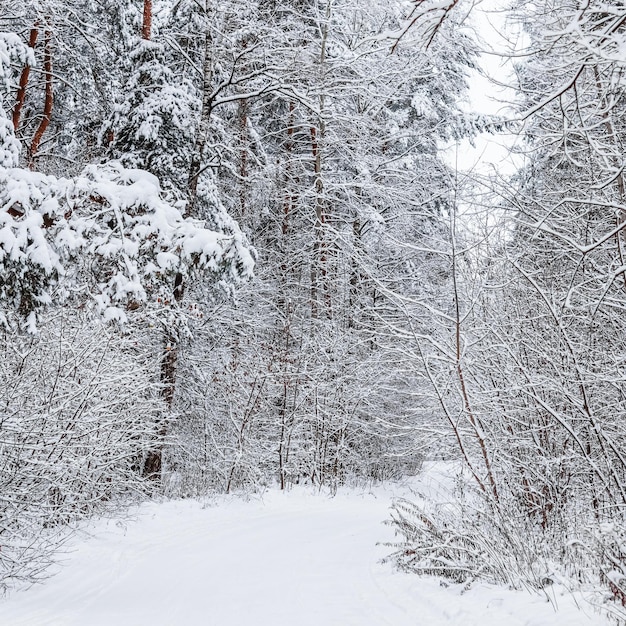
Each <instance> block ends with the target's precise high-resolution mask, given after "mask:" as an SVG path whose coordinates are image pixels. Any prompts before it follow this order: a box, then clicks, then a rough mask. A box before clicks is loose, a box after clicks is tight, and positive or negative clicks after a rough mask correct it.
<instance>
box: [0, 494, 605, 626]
mask: <svg viewBox="0 0 626 626" xmlns="http://www.w3.org/2000/svg"><path fill="white" fill-rule="evenodd" d="M408 491H410V489H409V486H408V485H406V484H405V485H403V486H398V485H386V486H384V487H377V488H374V489H372V490H368V491H356V490H346V491H343V492H341V491H340V492H339V494H338V495H336V496H335V497H333V498H329V497H327V496H324V495H320V494H315V493H312V492H310V491H307V490H304V489H294V490H292V491H291V492H289V493H281V492H278V491H268V492H266V493H265V494H264V495H263V496H259V497H254V498H250V499H248V500H244V499H242V498H239V497H222V498H219V499H216V500H212V501H207V502H201V501H191V500H185V501H174V502H165V503H149V504H145V505H143V506H141V507H139V508H138V509H137V510H136V511H135V514H134V516H133V519H131V520H126V521H117V522H115V521H102V520H101V521H99V522H97V523H96V524H93V525H91V527H90V528H89V534H85V533H83V534H81V535H79V536H76V537H75V538H74V539H73V540H72V544H71V550H70V551H69V552H68V553H67V554H66V555H65V558H64V563H63V564H62V566H60V567H58V568H57V569H58V570H59V571H58V573H57V574H56V575H55V576H54V577H52V578H50V579H49V580H47V581H46V582H45V583H44V584H42V585H38V586H35V587H32V588H30V589H28V590H25V591H20V592H16V593H13V594H12V595H11V596H9V597H8V598H6V599H4V600H1V601H0V625H2V626H196V625H197V626H200V625H201V626H265V625H271V626H384V625H388V626H409V625H410V626H606V625H607V624H608V621H606V620H605V619H603V618H601V617H600V616H598V615H596V614H594V613H593V612H592V611H591V610H590V607H589V606H588V605H585V604H582V603H581V604H578V603H577V602H576V601H575V599H574V598H573V597H572V596H571V595H569V594H562V595H560V594H558V593H554V594H553V596H552V599H551V601H550V602H549V601H548V600H547V599H546V597H545V596H539V595H531V594H528V593H524V592H514V591H510V590H507V589H504V588H500V587H494V586H488V585H480V584H479V585H475V586H474V587H472V588H471V589H470V590H469V591H465V592H464V590H463V588H462V587H460V586H450V587H443V586H441V585H440V584H439V581H437V580H435V579H432V578H421V577H418V576H416V575H412V574H407V573H402V572H398V571H396V570H394V568H393V566H392V565H391V564H388V563H387V564H383V563H381V562H380V560H381V558H382V557H384V556H385V555H387V554H388V553H389V552H390V551H391V549H390V548H389V547H385V546H384V545H380V542H386V541H392V540H393V529H392V528H391V527H389V526H386V525H383V524H382V521H383V520H385V519H388V518H389V505H390V502H391V500H392V498H393V497H394V495H404V496H406V495H407V492H408Z"/></svg>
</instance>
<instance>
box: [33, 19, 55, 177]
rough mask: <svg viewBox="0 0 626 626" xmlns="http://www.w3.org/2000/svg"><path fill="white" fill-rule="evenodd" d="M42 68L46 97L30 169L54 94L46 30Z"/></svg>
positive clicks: (34, 140)
mask: <svg viewBox="0 0 626 626" xmlns="http://www.w3.org/2000/svg"><path fill="white" fill-rule="evenodd" d="M43 68H44V74H45V79H46V99H45V102H44V107H43V117H42V118H41V122H39V126H38V127H37V130H36V131H35V134H34V135H33V140H32V142H31V144H30V163H29V167H30V169H31V170H32V169H34V167H35V157H36V155H37V152H38V151H39V144H40V143H41V138H42V137H43V134H44V133H45V132H46V129H47V128H48V125H49V124H50V116H51V115H52V105H53V103H54V94H53V92H52V33H51V32H50V31H49V30H46V31H45V33H44V60H43Z"/></svg>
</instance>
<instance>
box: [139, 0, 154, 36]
mask: <svg viewBox="0 0 626 626" xmlns="http://www.w3.org/2000/svg"><path fill="white" fill-rule="evenodd" d="M151 31H152V0H144V1H143V23H142V25H141V38H142V39H146V40H148V41H149V40H150V35H151Z"/></svg>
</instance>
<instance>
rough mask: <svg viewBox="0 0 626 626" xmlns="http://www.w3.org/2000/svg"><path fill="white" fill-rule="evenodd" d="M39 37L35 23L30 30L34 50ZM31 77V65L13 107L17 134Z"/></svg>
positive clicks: (25, 70)
mask: <svg viewBox="0 0 626 626" xmlns="http://www.w3.org/2000/svg"><path fill="white" fill-rule="evenodd" d="M38 35H39V22H38V21H37V22H35V24H34V26H33V27H32V28H31V30H30V37H29V38H28V45H29V46H30V47H31V48H34V47H35V45H36V44H37V37H38ZM29 76H30V65H25V66H24V69H23V70H22V74H21V75H20V86H19V88H18V90H17V95H16V98H15V106H14V107H13V130H15V132H17V129H18V128H19V126H20V117H21V115H22V107H23V106H24V102H25V100H26V87H27V86H28V78H29Z"/></svg>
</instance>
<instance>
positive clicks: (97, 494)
mask: <svg viewBox="0 0 626 626" xmlns="http://www.w3.org/2000/svg"><path fill="white" fill-rule="evenodd" d="M153 343H154V342H153ZM149 345H150V338H149V337H141V338H140V337H138V336H136V335H135V336H126V337H122V336H120V335H119V333H112V332H109V331H107V328H106V327H105V326H104V325H102V324H101V323H99V322H94V321H88V320H87V319H85V318H84V316H81V315H79V314H68V312H67V311H60V310H58V309H56V308H51V309H50V310H49V311H48V312H47V314H46V315H45V319H43V320H42V323H41V325H40V331H39V334H38V335H37V336H32V335H20V334H17V333H11V332H7V331H5V332H4V333H3V334H2V337H1V341H0V346H1V347H0V363H1V365H0V589H3V588H7V587H8V586H13V585H15V584H16V583H19V582H26V583H30V582H32V581H33V580H36V579H37V578H38V577H39V576H40V575H42V574H43V573H44V569H45V566H46V565H47V564H48V563H49V561H50V559H51V558H52V557H53V555H54V552H55V551H56V550H58V548H59V545H60V543H61V542H62V540H63V538H64V537H65V536H66V535H67V532H68V528H69V527H71V524H72V523H73V522H75V521H77V520H80V519H83V518H85V517H88V516H90V515H93V514H101V513H104V512H106V511H107V510H108V509H110V508H112V507H113V508H117V507H119V506H120V504H123V503H125V502H128V501H132V500H135V499H136V498H137V496H139V495H140V494H142V493H144V492H145V491H146V485H145V481H144V480H143V479H142V478H141V474H140V472H139V468H140V467H141V463H142V457H143V456H144V455H145V454H146V451H147V450H148V449H149V446H150V445H153V442H154V437H155V433H154V424H155V421H156V416H157V415H158V413H159V411H160V410H161V401H160V398H159V393H158V360H157V359H155V358H154V355H152V354H150V349H149V347H146V346H149ZM139 346H141V347H139Z"/></svg>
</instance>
